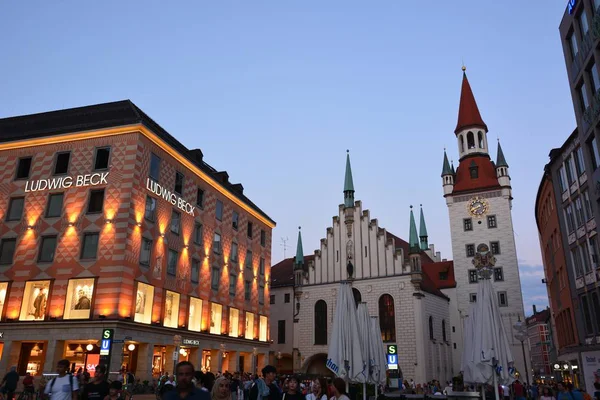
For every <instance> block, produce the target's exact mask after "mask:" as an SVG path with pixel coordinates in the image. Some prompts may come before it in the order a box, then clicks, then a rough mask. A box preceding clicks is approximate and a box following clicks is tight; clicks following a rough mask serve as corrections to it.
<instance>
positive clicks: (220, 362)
mask: <svg viewBox="0 0 600 400" xmlns="http://www.w3.org/2000/svg"><path fill="white" fill-rule="evenodd" d="M217 372H223V352H222V351H221V350H217Z"/></svg>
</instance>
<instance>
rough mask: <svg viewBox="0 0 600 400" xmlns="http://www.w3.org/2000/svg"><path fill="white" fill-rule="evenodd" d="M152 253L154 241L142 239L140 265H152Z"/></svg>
mask: <svg viewBox="0 0 600 400" xmlns="http://www.w3.org/2000/svg"><path fill="white" fill-rule="evenodd" d="M151 253H152V240H149V239H146V238H142V248H141V250H140V264H144V265H150V254H151Z"/></svg>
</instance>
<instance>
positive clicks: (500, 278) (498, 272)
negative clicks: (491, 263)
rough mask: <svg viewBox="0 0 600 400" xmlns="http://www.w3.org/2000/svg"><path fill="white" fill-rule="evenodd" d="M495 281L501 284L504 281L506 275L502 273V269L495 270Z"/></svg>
mask: <svg viewBox="0 0 600 400" xmlns="http://www.w3.org/2000/svg"><path fill="white" fill-rule="evenodd" d="M494 280H495V281H500V282H501V281H503V280H504V273H503V272H502V267H496V268H494Z"/></svg>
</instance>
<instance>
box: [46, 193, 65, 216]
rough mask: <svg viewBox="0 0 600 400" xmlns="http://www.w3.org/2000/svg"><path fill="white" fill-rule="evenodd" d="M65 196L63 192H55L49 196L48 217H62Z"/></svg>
mask: <svg viewBox="0 0 600 400" xmlns="http://www.w3.org/2000/svg"><path fill="white" fill-rule="evenodd" d="M63 197H64V195H63V193H53V194H51V195H50V196H48V208H47V209H46V218H53V217H60V215H61V214H62V206H63Z"/></svg>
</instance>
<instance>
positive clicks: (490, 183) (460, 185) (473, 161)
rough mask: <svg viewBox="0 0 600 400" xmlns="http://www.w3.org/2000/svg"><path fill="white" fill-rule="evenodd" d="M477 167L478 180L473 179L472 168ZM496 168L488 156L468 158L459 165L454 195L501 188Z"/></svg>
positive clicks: (479, 155) (476, 155)
mask: <svg viewBox="0 0 600 400" xmlns="http://www.w3.org/2000/svg"><path fill="white" fill-rule="evenodd" d="M473 167H477V178H471V171H470V170H471V168H473ZM499 187H500V183H499V182H498V176H497V175H496V168H495V167H494V164H493V163H492V161H491V160H490V157H489V156H488V155H482V154H473V155H469V156H466V157H465V158H463V159H462V160H461V162H460V163H459V164H458V168H457V169H456V178H455V181H454V189H453V191H452V193H453V194H456V193H460V192H470V191H479V190H483V189H493V188H499Z"/></svg>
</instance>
